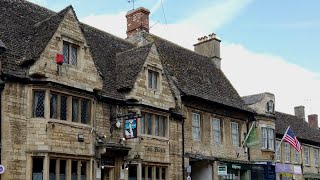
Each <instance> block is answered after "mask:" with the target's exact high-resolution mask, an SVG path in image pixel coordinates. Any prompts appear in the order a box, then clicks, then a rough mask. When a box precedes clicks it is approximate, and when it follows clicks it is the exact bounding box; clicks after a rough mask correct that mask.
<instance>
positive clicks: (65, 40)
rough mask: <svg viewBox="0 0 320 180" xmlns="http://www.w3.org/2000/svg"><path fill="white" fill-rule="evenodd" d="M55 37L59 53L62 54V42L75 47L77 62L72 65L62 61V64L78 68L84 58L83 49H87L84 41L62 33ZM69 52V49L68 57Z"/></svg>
mask: <svg viewBox="0 0 320 180" xmlns="http://www.w3.org/2000/svg"><path fill="white" fill-rule="evenodd" d="M56 38H57V39H58V41H59V53H61V54H62V55H63V46H64V43H68V44H70V45H71V46H73V47H77V64H76V65H73V64H72V63H68V64H66V63H63V65H64V66H68V67H73V68H80V67H81V66H82V64H83V62H82V60H83V59H84V50H86V49H87V46H86V45H85V42H83V41H79V40H76V39H73V38H70V37H69V36H68V35H64V34H61V35H60V36H57V37H56ZM69 50H70V48H69ZM70 54H71V53H70V51H69V57H70ZM69 59H70V58H69ZM70 60H71V59H70ZM70 60H69V61H70Z"/></svg>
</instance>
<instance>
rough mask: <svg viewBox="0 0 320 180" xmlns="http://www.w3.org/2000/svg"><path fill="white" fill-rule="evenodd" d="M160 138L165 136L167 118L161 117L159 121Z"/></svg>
mask: <svg viewBox="0 0 320 180" xmlns="http://www.w3.org/2000/svg"><path fill="white" fill-rule="evenodd" d="M159 136H162V137H164V136H165V118H163V117H160V121H159Z"/></svg>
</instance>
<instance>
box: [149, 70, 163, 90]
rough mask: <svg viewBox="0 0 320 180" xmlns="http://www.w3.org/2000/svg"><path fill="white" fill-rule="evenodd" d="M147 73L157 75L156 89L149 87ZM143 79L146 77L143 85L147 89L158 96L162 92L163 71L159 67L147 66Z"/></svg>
mask: <svg viewBox="0 0 320 180" xmlns="http://www.w3.org/2000/svg"><path fill="white" fill-rule="evenodd" d="M149 71H153V72H155V73H157V74H158V77H157V88H156V89H155V88H150V87H149ZM145 77H146V82H145V85H146V87H147V89H148V90H151V91H153V92H155V93H157V94H159V93H160V92H161V91H162V78H163V70H162V69H161V68H159V67H156V65H150V64H147V65H146V66H145Z"/></svg>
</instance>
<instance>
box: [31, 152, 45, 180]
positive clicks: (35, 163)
mask: <svg viewBox="0 0 320 180" xmlns="http://www.w3.org/2000/svg"><path fill="white" fill-rule="evenodd" d="M42 179H43V157H33V158H32V180H42Z"/></svg>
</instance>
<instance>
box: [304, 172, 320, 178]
mask: <svg viewBox="0 0 320 180" xmlns="http://www.w3.org/2000/svg"><path fill="white" fill-rule="evenodd" d="M303 177H304V178H316V179H320V174H315V173H304V174H303Z"/></svg>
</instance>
